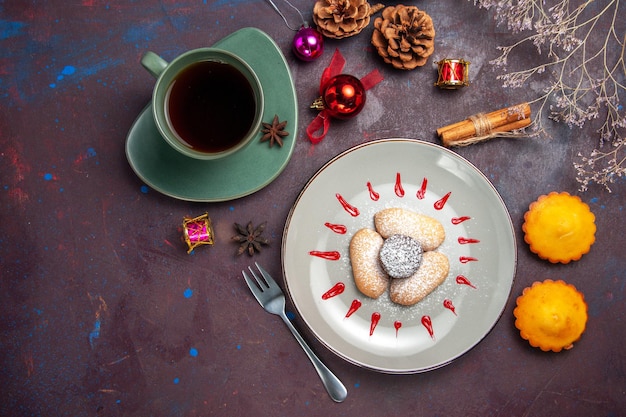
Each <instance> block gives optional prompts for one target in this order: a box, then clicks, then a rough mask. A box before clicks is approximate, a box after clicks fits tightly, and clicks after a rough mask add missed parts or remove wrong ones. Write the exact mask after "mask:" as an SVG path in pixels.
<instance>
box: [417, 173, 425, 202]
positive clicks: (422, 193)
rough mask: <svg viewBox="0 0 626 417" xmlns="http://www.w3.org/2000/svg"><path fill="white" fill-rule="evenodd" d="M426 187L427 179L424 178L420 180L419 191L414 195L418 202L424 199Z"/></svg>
mask: <svg viewBox="0 0 626 417" xmlns="http://www.w3.org/2000/svg"><path fill="white" fill-rule="evenodd" d="M427 186H428V179H427V178H426V177H424V179H423V180H422V186H421V187H420V189H419V190H417V194H416V195H415V196H416V197H417V198H419V199H420V200H423V199H424V197H426V187H427Z"/></svg>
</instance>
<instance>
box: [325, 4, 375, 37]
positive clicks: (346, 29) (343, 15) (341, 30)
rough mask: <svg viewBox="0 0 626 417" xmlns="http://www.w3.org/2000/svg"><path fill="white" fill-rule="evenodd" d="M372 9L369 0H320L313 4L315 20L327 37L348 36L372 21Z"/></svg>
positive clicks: (359, 30)
mask: <svg viewBox="0 0 626 417" xmlns="http://www.w3.org/2000/svg"><path fill="white" fill-rule="evenodd" d="M370 9H371V7H370V4H369V3H368V2H367V0H318V1H317V2H316V3H315V6H313V22H314V23H315V25H316V26H317V29H318V30H319V31H320V32H321V33H322V35H324V36H326V37H327V38H333V39H342V38H347V37H349V36H354V35H356V34H358V33H360V32H361V31H362V30H363V28H364V27H366V26H367V25H368V24H369V23H370V15H371V10H370Z"/></svg>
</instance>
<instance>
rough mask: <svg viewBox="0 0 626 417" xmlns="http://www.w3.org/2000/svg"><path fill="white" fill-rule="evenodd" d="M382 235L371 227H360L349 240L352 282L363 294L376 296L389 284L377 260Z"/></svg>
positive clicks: (381, 243) (381, 244)
mask: <svg viewBox="0 0 626 417" xmlns="http://www.w3.org/2000/svg"><path fill="white" fill-rule="evenodd" d="M382 246H383V237H382V236H381V235H379V234H378V233H376V232H375V231H374V230H372V229H360V230H359V231H357V232H356V233H355V234H354V236H352V239H351V240H350V262H351V264H352V275H353V276H354V282H355V284H356V286H357V288H358V289H359V291H361V292H362V293H363V294H364V295H366V296H368V297H371V298H378V297H380V296H381V294H383V293H384V292H385V290H386V289H387V287H388V286H389V278H388V277H387V274H386V273H385V271H384V270H383V269H382V267H381V265H380V263H379V262H378V252H379V251H380V248H381V247H382Z"/></svg>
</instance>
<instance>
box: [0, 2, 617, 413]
mask: <svg viewBox="0 0 626 417" xmlns="http://www.w3.org/2000/svg"><path fill="white" fill-rule="evenodd" d="M278 4H279V6H280V7H281V8H283V10H285V13H287V15H288V17H289V18H290V20H291V21H292V22H294V21H295V23H292V24H297V23H298V21H297V16H296V15H295V14H293V12H292V11H290V9H289V8H288V7H286V6H285V4H284V3H280V2H279V3H278ZM294 4H295V5H297V6H298V7H299V8H300V9H301V10H302V11H303V13H304V14H305V17H306V18H307V19H309V18H310V13H311V10H312V2H306V1H295V2H294ZM412 4H416V5H417V6H418V7H420V8H423V9H424V10H426V11H427V12H428V13H429V14H430V15H431V16H432V18H433V20H434V22H435V28H436V30H437V35H436V49H435V53H434V55H433V56H432V57H431V60H430V61H429V63H428V64H427V65H426V66H425V67H422V68H419V69H417V70H414V71H410V72H398V71H394V70H393V69H391V67H389V66H387V65H385V64H384V63H383V62H382V60H380V59H379V58H378V56H377V55H376V53H375V51H373V49H372V48H371V46H370V42H369V38H370V36H371V30H372V24H370V26H369V27H368V28H366V29H365V30H364V31H363V32H362V33H361V34H360V35H358V36H356V37H353V38H349V39H346V40H341V41H327V42H326V52H325V53H324V55H323V56H322V57H321V58H320V59H319V60H317V61H315V62H312V63H304V62H301V61H298V60H297V59H296V58H294V56H293V55H292V54H291V52H290V50H289V48H290V43H291V38H292V36H293V32H291V31H290V30H289V29H288V28H287V27H285V25H284V24H283V22H282V20H281V19H280V17H279V16H278V15H277V14H276V12H275V11H274V10H273V9H272V8H271V6H270V4H269V3H268V2H266V1H262V0H256V1H254V0H238V1H215V2H211V1H204V2H203V1H171V0H164V1H141V2H139V1H127V2H122V1H117V2H115V1H110V2H106V1H98V0H82V1H79V0H76V1H69V2H68V1H48V2H30V1H29V2H23V1H20V2H0V24H1V29H2V31H1V32H0V95H1V99H2V111H1V113H0V114H1V117H0V180H1V186H2V188H1V189H0V204H1V209H0V216H1V220H0V262H1V264H2V278H1V281H0V309H1V311H0V361H1V369H2V371H1V375H2V386H3V387H2V389H1V390H0V414H1V415H4V416H244V415H245V416H250V415H257V416H268V415H281V416H296V415H300V416H321V415H333V416H368V415H381V416H382V415H388V416H408V415H411V416H415V415H425V416H426V415H428V416H434V415H441V416H443V415H446V416H461V415H463V416H521V415H527V416H555V415H580V416H618V415H624V414H625V413H626V376H625V374H624V372H625V364H624V361H625V355H624V353H623V349H624V345H625V342H626V336H625V335H624V334H625V332H624V326H625V324H624V319H625V314H626V313H625V306H624V283H625V282H626V276H625V271H626V260H625V258H624V247H625V245H626V240H625V238H624V228H623V218H624V217H623V210H624V204H625V201H626V200H625V197H624V186H625V184H624V182H623V181H619V182H618V184H616V185H615V186H614V189H613V192H612V193H608V192H607V191H605V190H604V189H603V188H601V187H591V188H590V190H589V191H587V192H585V193H581V192H579V191H578V184H577V183H576V181H575V170H574V168H573V166H572V162H573V161H574V160H576V155H577V154H578V153H579V152H582V153H583V154H588V153H589V152H590V151H591V149H593V148H594V147H595V145H596V139H595V137H596V133H595V129H596V127H594V126H593V124H591V125H589V126H587V127H585V129H583V130H578V129H575V130H570V129H569V128H568V127H567V126H564V125H558V124H547V126H548V128H549V133H550V134H551V139H518V140H511V139H496V140H492V141H490V142H487V143H483V144H480V145H475V146H472V147H466V148H460V149H456V150H455V151H456V152H458V153H459V154H460V155H462V156H463V157H465V158H467V159H468V160H469V161H470V162H472V163H473V164H475V165H476V167H477V168H479V169H480V170H481V171H482V172H484V173H485V175H486V176H487V177H488V178H489V179H490V180H491V181H492V182H493V184H494V186H495V187H496V188H497V190H498V191H499V192H500V194H501V195H502V198H503V200H504V201H505V203H506V205H507V207H508V209H509V211H510V215H511V218H512V221H513V225H514V227H515V230H516V242H517V246H518V248H517V252H518V253H517V255H518V265H517V275H516V279H515V282H514V285H513V288H512V292H511V297H510V298H509V301H508V303H507V305H506V308H505V310H504V313H503V316H502V318H501V319H500V320H499V322H498V323H497V325H496V326H495V328H494V329H493V331H492V332H491V333H490V334H489V335H488V336H487V337H486V338H485V339H484V340H483V341H482V342H481V343H479V344H478V345H477V346H476V347H475V348H474V349H473V350H471V351H470V352H468V353H467V354H465V355H464V356H462V357H461V358H459V359H458V360H456V361H454V362H453V363H451V364H450V365H448V366H446V367H443V368H441V369H438V370H435V371H431V372H428V373H424V374H417V375H404V376H394V375H384V374H378V373H375V372H371V371H368V370H364V369H360V368H358V367H356V366H354V365H351V364H349V363H347V362H345V361H343V360H341V359H340V358H338V357H336V356H335V355H334V354H333V353H331V352H330V351H328V350H326V349H325V348H324V347H323V346H322V345H321V344H320V343H319V342H317V341H316V340H315V339H314V337H313V336H312V335H311V334H310V333H309V332H308V331H306V329H304V328H303V326H302V322H301V321H300V319H299V318H298V316H297V314H296V317H295V322H296V325H297V326H299V327H300V328H301V329H302V330H303V334H304V336H305V338H306V339H307V340H308V341H309V342H310V343H311V345H312V347H313V349H314V350H315V351H317V352H318V353H319V356H320V357H321V358H322V359H323V360H324V361H325V362H326V363H327V364H328V366H329V367H330V368H331V369H332V370H334V371H335V373H336V374H337V375H338V376H339V377H340V378H341V379H342V380H343V381H344V383H345V385H346V386H347V388H348V391H349V395H348V398H347V400H346V401H345V402H344V403H342V404H335V403H333V402H332V401H331V400H330V399H329V397H328V396H327V394H326V392H325V391H324V388H323V387H322V385H321V384H320V382H319V380H318V378H317V375H316V374H315V372H314V370H313V368H312V367H311V365H310V364H309V362H308V361H307V359H306V357H305V356H304V354H303V353H302V351H301V350H300V347H299V346H298V345H297V343H296V342H295V341H294V340H293V338H292V336H291V335H290V334H289V332H288V331H287V329H286V328H285V327H284V325H283V324H282V323H281V322H280V321H279V320H278V319H277V318H276V317H275V316H271V315H269V314H266V313H264V312H263V311H262V310H261V308H260V307H259V305H258V304H257V303H256V301H255V300H254V299H253V298H252V297H251V295H250V293H249V291H248V289H247V288H246V287H245V284H244V282H243V280H242V279H241V275H240V271H241V269H242V268H244V267H246V266H247V265H248V264H250V263H251V262H252V259H250V258H248V257H247V256H245V255H244V256H241V257H236V256H235V255H234V253H235V252H236V248H237V247H236V245H235V244H233V243H232V242H231V241H230V236H231V235H233V233H234V231H233V229H232V224H233V222H239V223H247V222H248V221H253V223H261V222H262V221H267V222H268V223H267V229H266V233H265V234H266V236H267V237H269V238H270V239H271V240H272V243H271V245H270V246H269V247H267V248H265V250H263V252H262V253H261V254H259V255H256V256H255V258H254V260H256V261H258V262H259V263H261V264H262V265H264V266H265V268H266V269H267V270H268V271H270V272H271V273H272V274H273V275H274V276H275V277H280V276H281V271H280V265H281V263H280V243H281V236H282V230H283V227H284V224H285V221H286V218H287V214H288V212H289V210H290V208H291V206H292V204H293V203H294V201H295V199H296V197H297V195H298V192H299V191H300V189H301V188H302V187H303V186H304V184H305V183H306V181H307V180H308V179H309V178H310V177H311V176H312V175H313V174H314V173H315V172H316V171H317V170H318V169H319V168H320V167H321V166H322V165H323V164H324V163H325V162H327V161H328V160H329V159H331V158H332V157H333V156H335V155H337V154H338V153H340V152H341V151H343V150H345V149H348V148H350V147H352V146H354V145H357V144H360V143H363V142H366V141H370V140H374V139H380V138H387V137H406V138H415V139H422V140H425V141H428V142H435V143H438V139H437V137H436V134H435V130H436V129H437V128H439V127H441V126H444V125H447V124H450V123H453V122H457V121H459V120H463V119H464V118H466V117H467V116H469V115H471V114H474V113H476V112H479V111H485V112H488V111H492V110H496V109H499V108H503V107H506V106H509V105H513V104H517V103H520V102H522V101H525V100H530V99H532V98H534V97H535V96H536V95H537V93H538V92H539V91H540V89H541V87H542V86H541V85H538V84H534V85H532V86H531V87H530V88H527V89H520V90H510V89H503V88H502V87H501V86H500V85H501V83H500V81H498V80H496V76H497V73H496V72H494V71H493V69H492V68H491V66H490V65H489V60H490V59H493V58H495V57H496V56H497V54H498V52H497V50H496V46H497V45H500V44H508V43H510V42H511V41H512V40H513V39H514V38H513V37H512V35H510V34H509V33H508V32H507V31H506V30H505V29H503V28H498V27H496V26H495V23H494V21H493V16H492V15H491V14H490V13H488V12H485V11H484V10H479V9H477V8H475V7H474V6H473V3H472V2H469V1H458V0H447V1H436V2H422V1H418V2H415V3H412ZM248 26H253V27H258V28H260V29H261V30H263V31H265V32H267V33H268V34H269V35H270V36H271V37H272V38H274V39H275V40H276V42H277V43H278V44H279V45H280V47H281V49H282V51H283V52H284V53H285V55H286V57H287V59H288V62H289V65H290V69H291V71H292V75H293V78H294V80H295V83H296V86H297V92H298V99H299V109H298V110H299V129H298V132H294V133H296V135H295V137H294V136H290V138H289V139H288V140H296V141H297V145H296V148H295V151H294V154H293V157H292V159H291V162H290V163H289V165H288V166H287V168H286V170H285V171H284V172H283V173H282V174H281V175H280V176H279V177H278V178H277V179H276V180H275V181H274V182H273V183H271V184H270V185H269V186H268V187H266V188H264V189H263V190H261V191H259V192H257V193H255V194H253V195H251V196H248V197H245V198H241V199H238V200H234V201H230V202H224V203H190V202H184V201H178V200H175V199H172V198H169V197H166V196H163V195H161V194H160V193H158V192H157V191H155V190H152V189H150V188H149V187H147V186H146V185H145V184H143V183H142V182H141V181H140V180H139V179H138V178H137V176H136V175H135V174H134V173H133V171H132V170H131V168H130V166H129V164H128V163H127V161H126V158H125V153H124V144H125V140H126V134H127V132H128V130H129V129H130V127H131V126H132V124H133V121H134V120H135V118H136V117H137V115H138V114H139V112H140V111H141V109H142V108H143V107H144V106H145V105H146V104H147V103H148V102H149V100H150V95H151V89H152V86H153V84H154V79H153V78H152V77H151V76H150V75H149V74H148V73H147V72H146V71H145V70H144V69H143V68H142V67H141V65H140V64H139V60H140V57H141V56H142V54H143V53H144V52H145V51H147V50H152V51H155V52H157V53H159V54H161V55H162V56H163V57H164V58H166V59H172V58H174V57H175V56H177V55H178V54H180V53H182V52H184V51H186V50H188V49H191V48H196V47H202V46H210V45H211V44H212V43H214V42H215V41H217V40H219V39H221V38H223V37H224V36H226V35H228V34H230V33H232V32H233V31H235V30H237V29H239V28H243V27H248ZM335 48H339V49H340V51H341V52H342V54H343V55H344V56H345V57H346V60H347V64H346V67H345V72H347V73H351V74H354V75H356V76H359V77H360V76H363V75H365V74H366V73H368V72H369V71H371V70H373V69H375V68H378V69H379V70H380V71H381V73H382V74H383V76H384V77H385V79H384V81H383V82H382V83H381V84H379V85H377V86H376V87H375V88H373V89H372V90H370V91H369V92H368V102H367V105H366V108H365V109H364V111H363V112H362V113H361V114H360V115H359V116H358V117H356V118H355V119H352V120H349V121H342V122H336V123H335V122H333V124H332V126H331V131H330V133H329V135H328V137H327V138H326V139H325V140H324V141H323V142H322V143H321V144H319V145H317V146H315V147H312V146H311V144H310V143H309V141H308V140H307V138H306V135H305V134H304V129H305V127H306V125H307V124H308V123H309V122H310V121H311V120H312V118H313V117H314V115H315V113H311V112H310V111H309V109H308V104H309V103H310V102H311V101H312V100H313V99H314V98H315V97H316V94H317V81H318V80H319V77H320V74H321V72H322V70H323V69H324V68H325V67H326V65H328V62H329V61H330V57H331V53H332V51H334V49H335ZM445 57H450V58H452V57H460V58H465V59H466V60H469V61H471V62H472V64H471V67H470V73H471V75H470V78H471V81H472V85H471V86H470V87H467V88H465V89H463V90H459V91H441V90H439V89H437V88H436V87H433V82H434V81H435V80H436V69H435V68H436V67H435V65H434V64H433V62H435V61H437V60H439V59H442V58H445ZM535 58H536V56H535V55H533V54H529V55H528V56H527V57H523V59H528V60H531V61H532V60H533V59H535ZM548 123H549V122H548ZM268 149H269V148H268ZM272 151H276V148H274V149H272ZM237 175H254V172H245V173H238V174H237ZM550 191H567V192H570V193H572V194H577V195H580V196H581V198H582V199H583V201H585V202H586V203H588V204H589V206H590V208H591V210H592V211H593V212H594V213H595V214H596V224H597V234H596V236H597V241H596V243H595V244H594V246H593V247H592V249H591V252H590V253H589V254H587V255H585V256H584V257H583V258H582V259H581V260H580V261H578V262H573V263H570V264H568V265H552V264H549V263H548V262H545V261H542V260H540V259H539V258H538V257H537V256H535V255H533V254H532V253H530V251H529V250H528V246H527V245H526V244H525V243H524V242H523V235H522V233H521V224H522V221H523V214H524V212H525V211H526V209H527V207H528V205H529V204H530V202H532V201H533V200H535V199H536V198H537V197H538V196H539V195H540V194H546V193H548V192H550ZM205 211H208V212H209V214H210V216H211V218H212V220H213V223H214V227H215V232H216V236H217V241H216V243H215V245H214V246H213V247H211V248H206V247H203V248H198V249H196V250H195V251H194V252H193V254H191V255H188V254H187V253H186V246H185V245H184V243H183V242H181V236H182V235H181V230H180V225H181V221H182V218H183V216H186V215H191V216H196V215H199V214H201V213H203V212H205ZM547 278H550V279H564V280H566V281H568V282H570V283H572V284H574V285H575V286H576V287H577V288H578V289H579V290H581V291H582V292H583V293H584V294H585V298H586V300H587V302H588V305H589V321H588V327H587V330H586V332H585V334H584V336H583V338H582V339H581V340H580V342H578V343H577V344H576V345H575V347H574V349H572V350H570V351H567V352H561V353H559V354H553V353H544V352H541V351H539V350H537V349H533V348H531V347H530V346H529V345H528V343H527V342H525V341H524V340H522V339H521V338H520V337H519V334H518V332H517V330H516V329H515V328H514V325H513V315H512V311H513V308H514V304H515V297H517V295H519V294H520V293H521V291H522V289H523V288H524V287H526V286H528V285H530V284H531V283H532V282H533V281H535V280H543V279H547ZM186 290H187V292H185V291H186ZM189 291H191V293H190V292H189ZM189 294H191V296H189ZM196 352H197V355H195V353H196ZM192 353H193V354H192Z"/></svg>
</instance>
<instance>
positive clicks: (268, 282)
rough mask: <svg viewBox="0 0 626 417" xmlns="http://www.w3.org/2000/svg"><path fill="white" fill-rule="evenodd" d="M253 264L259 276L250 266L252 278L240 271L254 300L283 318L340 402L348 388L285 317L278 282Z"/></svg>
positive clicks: (334, 396)
mask: <svg viewBox="0 0 626 417" xmlns="http://www.w3.org/2000/svg"><path fill="white" fill-rule="evenodd" d="M254 264H255V265H256V267H257V268H258V270H259V272H260V273H261V277H259V276H258V275H257V274H256V273H255V272H254V271H253V270H252V267H248V269H249V270H250V273H251V274H252V276H253V277H254V279H252V278H250V277H249V276H248V274H246V271H245V270H244V271H241V273H242V274H243V277H244V279H245V280H246V284H248V287H249V288H250V291H252V294H253V295H254V298H256V300H257V301H258V302H259V304H261V306H262V307H263V308H264V309H265V311H267V312H268V313H272V314H276V315H277V316H280V318H281V319H283V321H284V322H285V324H286V325H287V327H289V330H291V333H292V334H293V335H294V337H295V338H296V340H297V341H298V342H299V343H300V346H301V347H302V349H304V352H305V353H306V355H307V356H308V357H309V360H310V361H311V363H312V364H313V366H314V367H315V370H316V371H317V374H318V375H319V376H320V378H321V379H322V384H324V388H326V391H328V395H330V398H332V399H333V400H334V401H336V402H338V403H340V402H342V401H343V400H345V399H346V396H347V395H348V390H346V387H345V386H344V385H343V384H342V383H341V381H340V380H339V378H337V377H336V376H335V374H333V373H332V372H331V371H330V369H328V368H327V367H326V365H324V364H323V363H322V361H320V359H319V358H318V357H317V356H316V355H315V353H313V351H312V350H311V348H310V347H309V345H307V343H306V342H305V341H304V339H303V338H302V336H300V333H298V330H296V328H295V327H294V326H293V324H292V323H291V321H290V320H289V318H288V317H287V314H285V294H283V291H282V290H281V289H280V287H279V286H278V284H276V281H274V279H273V278H272V277H271V276H270V274H269V273H268V272H267V271H266V270H264V269H263V268H261V266H260V265H259V264H258V263H256V262H255V263H254Z"/></svg>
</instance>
